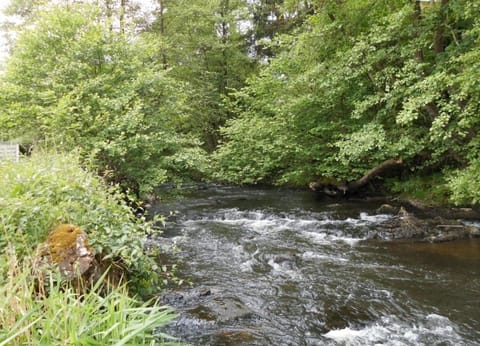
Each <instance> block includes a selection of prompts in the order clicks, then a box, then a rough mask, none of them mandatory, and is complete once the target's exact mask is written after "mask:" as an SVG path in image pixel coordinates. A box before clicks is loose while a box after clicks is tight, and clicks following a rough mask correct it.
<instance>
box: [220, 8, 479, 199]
mask: <svg viewBox="0 0 480 346" xmlns="http://www.w3.org/2000/svg"><path fill="white" fill-rule="evenodd" d="M314 9H315V11H314V13H312V14H311V15H310V16H309V17H308V18H307V19H306V20H305V22H304V25H303V26H302V28H301V29H299V30H298V32H295V33H294V34H291V35H290V36H285V35H284V36H279V37H277V42H276V44H277V45H278V46H280V47H283V49H281V50H280V53H279V54H278V55H277V56H276V57H275V58H273V59H272V60H271V61H270V63H269V64H268V65H266V66H265V67H264V68H263V70H262V71H261V73H260V75H259V76H258V77H257V78H252V79H250V80H249V83H248V85H247V87H245V88H243V89H242V90H240V91H238V92H237V93H235V94H234V95H235V101H234V102H232V103H231V104H230V109H231V110H232V111H233V112H236V113H237V114H239V117H238V118H235V119H234V120H232V121H231V122H229V123H228V124H227V127H226V128H225V129H224V130H223V134H224V136H225V138H224V142H223V145H222V147H221V148H220V150H219V151H218V154H217V155H216V162H217V165H218V166H219V167H220V168H219V169H217V172H218V175H219V176H223V177H225V178H226V179H227V180H230V181H232V180H233V181H238V182H250V183H255V182H272V181H273V182H279V183H282V182H292V183H304V182H305V181H309V180H312V179H318V178H321V177H323V178H335V179H336V180H339V181H341V180H347V181H349V180H355V179H358V178H359V177H361V176H362V175H363V174H365V173H366V172H367V171H368V170H369V169H371V168H372V167H375V166H376V165H378V164H379V163H381V162H382V161H384V160H386V159H389V158H396V157H401V158H402V159H403V161H404V162H406V164H407V166H408V167H409V168H410V169H411V170H412V171H413V172H417V171H418V172H419V173H420V174H422V172H423V171H425V172H432V171H437V172H438V171H441V170H442V169H444V168H448V167H459V168H461V167H464V166H465V165H466V164H467V163H468V162H470V161H471V158H472V157H478V150H479V148H480V147H479V145H478V143H479V139H478V138H479V137H478V129H479V128H480V126H479V125H480V124H479V119H480V118H479V117H478V114H479V112H480V109H479V104H480V103H479V102H480V100H479V96H478V95H480V88H479V84H478V83H477V81H478V80H479V79H478V78H476V77H475V76H477V75H478V71H480V69H479V68H478V67H479V66H478V61H479V58H480V56H479V55H478V52H479V49H478V48H479V46H478V45H479V43H480V40H479V37H480V36H479V34H480V29H479V28H480V27H479V24H480V22H479V21H478V18H479V14H480V8H479V7H478V4H474V2H468V1H460V2H445V3H444V2H442V3H440V2H436V4H434V5H429V6H425V8H424V9H423V10H421V9H420V8H419V7H417V6H416V5H415V3H414V2H412V1H401V0H398V1H389V2H379V1H373V0H362V1H354V0H352V1H342V2H323V3H318V4H315V6H314ZM244 139H247V140H244ZM283 141H287V142H283ZM279 143H281V144H279ZM287 143H288V144H287ZM262 148H266V149H262ZM237 157H238V158H240V159H239V160H237ZM248 158H250V161H248ZM469 167H470V168H469V170H468V171H470V170H471V171H472V172H473V171H474V170H475V168H474V167H476V166H475V165H474V164H473V165H471V166H469ZM472 174H473V173H472ZM459 177H460V176H459ZM461 177H463V178H465V179H466V176H461ZM472 177H473V176H472ZM459 179H460V178H459ZM412 184H413V185H416V182H415V181H413V182H412ZM406 188H407V189H408V187H406ZM465 193H466V191H465ZM438 196H439V198H443V197H441V196H443V193H439V194H438ZM459 198H460V197H459ZM472 198H474V195H472ZM460 199H463V197H462V198H460ZM474 199H475V198H474ZM472 200H473V199H472ZM475 200H476V199H475Z"/></svg>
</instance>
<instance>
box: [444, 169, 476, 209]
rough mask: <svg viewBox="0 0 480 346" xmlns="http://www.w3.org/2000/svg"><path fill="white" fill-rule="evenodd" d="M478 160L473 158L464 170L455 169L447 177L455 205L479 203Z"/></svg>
mask: <svg viewBox="0 0 480 346" xmlns="http://www.w3.org/2000/svg"><path fill="white" fill-rule="evenodd" d="M478 172H480V160H479V159H476V160H473V161H472V162H471V163H470V165H469V166H468V167H467V168H466V169H465V170H457V171H455V172H453V173H452V174H450V176H449V177H448V187H449V188H450V189H451V191H452V196H451V200H452V202H453V203H455V204H457V205H464V204H474V205H475V204H476V205H478V204H480V175H479V174H478Z"/></svg>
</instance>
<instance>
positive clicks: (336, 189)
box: [309, 158, 404, 197]
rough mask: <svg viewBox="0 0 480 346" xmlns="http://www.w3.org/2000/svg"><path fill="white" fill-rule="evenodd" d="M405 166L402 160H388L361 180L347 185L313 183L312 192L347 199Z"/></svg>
mask: <svg viewBox="0 0 480 346" xmlns="http://www.w3.org/2000/svg"><path fill="white" fill-rule="evenodd" d="M403 164H404V162H403V160H402V159H401V158H397V159H388V160H385V161H383V162H382V163H381V164H379V165H378V166H376V167H374V168H372V169H371V170H369V171H368V172H367V173H366V174H365V175H363V176H362V177H361V178H360V179H357V180H354V181H350V182H347V183H336V184H334V183H327V184H325V183H318V182H311V183H310V184H309V187H310V189H311V190H313V191H316V192H320V193H321V194H324V195H326V196H330V197H345V196H348V195H352V194H355V193H357V192H358V191H359V190H360V189H362V188H363V187H365V186H366V185H367V184H369V183H370V182H371V181H372V180H373V179H375V178H377V177H379V176H385V175H390V174H391V173H392V172H394V171H395V170H396V169H398V168H400V167H402V166H403Z"/></svg>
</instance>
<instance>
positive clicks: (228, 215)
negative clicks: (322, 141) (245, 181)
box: [152, 186, 480, 345]
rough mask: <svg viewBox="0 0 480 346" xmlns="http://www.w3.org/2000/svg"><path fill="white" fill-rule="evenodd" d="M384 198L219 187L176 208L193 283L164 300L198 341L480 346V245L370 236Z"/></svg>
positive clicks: (184, 265) (175, 329)
mask: <svg viewBox="0 0 480 346" xmlns="http://www.w3.org/2000/svg"><path fill="white" fill-rule="evenodd" d="M381 204H382V202H381V201H376V202H375V201H373V202H366V201H346V202H339V203H336V202H320V201H316V200H315V199H314V196H313V195H312V194H311V193H310V192H302V191H292V190H273V189H245V188H234V187H218V186H209V187H205V188H203V189H200V190H198V189H193V190H192V191H191V193H190V194H189V195H188V196H187V197H184V198H182V199H180V200H177V201H176V202H171V203H170V204H158V205H156V206H154V207H153V208H152V210H153V212H156V213H161V214H169V213H170V212H172V213H174V216H173V217H171V218H170V221H169V222H168V223H167V226H166V228H165V232H164V234H163V236H162V237H163V238H160V237H159V238H157V239H155V238H154V239H152V240H153V241H157V242H159V243H165V242H170V243H176V244H178V246H179V248H180V252H178V253H177V254H175V255H174V258H175V260H176V261H180V263H181V265H180V270H179V272H178V273H177V275H179V276H180V277H182V278H186V279H188V280H189V282H190V285H188V286H186V285H183V286H181V287H179V288H176V289H172V291H171V292H170V293H167V294H166V295H165V296H164V301H165V302H166V303H168V304H171V305H172V306H174V307H175V308H176V309H177V310H178V311H179V313H180V316H179V317H178V318H177V320H176V321H175V322H174V323H172V324H171V325H170V326H169V327H168V328H167V330H166V331H167V332H168V333H170V334H172V335H174V336H176V337H178V338H179V339H180V340H181V341H184V342H187V343H190V344H192V345H480V241H479V240H462V241H455V242H450V243H440V244H426V243H411V242H396V243H392V242H383V241H379V240H368V238H369V237H370V235H371V234H372V232H374V231H375V230H376V229H378V227H381V225H380V224H381V222H382V221H385V220H388V219H389V218H391V217H392V215H388V214H378V213H377V212H376V209H377V208H378V207H379V206H380V205H381Z"/></svg>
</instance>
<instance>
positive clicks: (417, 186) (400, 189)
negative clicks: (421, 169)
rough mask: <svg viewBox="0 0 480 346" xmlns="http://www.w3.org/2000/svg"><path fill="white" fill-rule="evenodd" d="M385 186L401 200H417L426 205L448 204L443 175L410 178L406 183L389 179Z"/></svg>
mask: <svg viewBox="0 0 480 346" xmlns="http://www.w3.org/2000/svg"><path fill="white" fill-rule="evenodd" d="M387 186H388V187H389V188H390V190H391V191H393V192H395V193H399V194H400V195H401V196H402V197H403V198H413V199H417V200H420V201H422V202H423V203H426V204H448V202H449V198H450V194H451V192H450V190H449V188H448V186H447V181H446V180H445V174H443V173H437V174H432V175H424V176H412V177H410V178H409V179H408V180H406V181H400V180H398V179H389V180H387Z"/></svg>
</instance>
